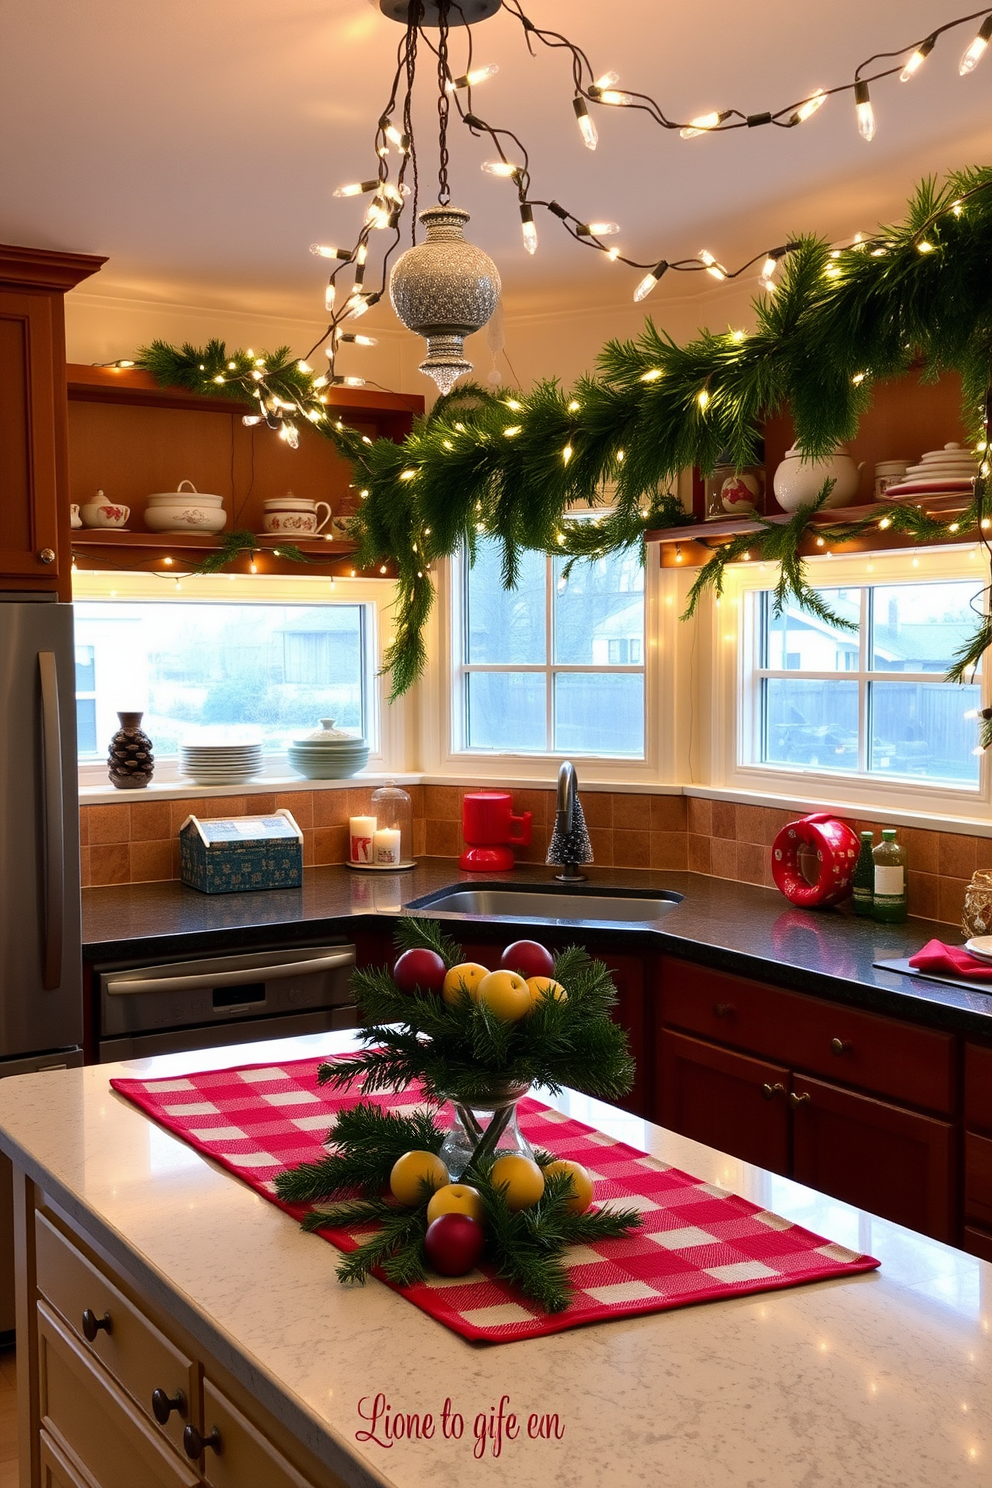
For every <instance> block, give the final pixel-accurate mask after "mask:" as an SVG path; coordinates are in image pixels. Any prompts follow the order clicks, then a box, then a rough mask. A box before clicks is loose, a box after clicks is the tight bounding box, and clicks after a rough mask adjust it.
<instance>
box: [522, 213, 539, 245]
mask: <svg viewBox="0 0 992 1488" xmlns="http://www.w3.org/2000/svg"><path fill="white" fill-rule="evenodd" d="M520 223H521V228H522V230H523V235H524V247H525V248H526V249H527V252H528V253H531V254H533V253H536V252H537V228H536V227H535V225H534V208H533V207H532V206H531V204H530V202H521V203H520Z"/></svg>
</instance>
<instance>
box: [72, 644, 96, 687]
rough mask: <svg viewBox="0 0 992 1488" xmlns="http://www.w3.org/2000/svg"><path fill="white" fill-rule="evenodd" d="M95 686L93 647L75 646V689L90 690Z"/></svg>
mask: <svg viewBox="0 0 992 1488" xmlns="http://www.w3.org/2000/svg"><path fill="white" fill-rule="evenodd" d="M94 686H95V683H94V680H93V647H92V646H77V647H76V691H77V692H92V691H93V688H94Z"/></svg>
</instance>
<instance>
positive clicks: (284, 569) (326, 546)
mask: <svg viewBox="0 0 992 1488" xmlns="http://www.w3.org/2000/svg"><path fill="white" fill-rule="evenodd" d="M280 543H282V544H283V545H284V546H286V545H289V544H292V546H293V547H297V548H299V550H300V552H301V553H305V554H306V556H307V558H308V559H309V560H310V561H309V563H306V564H301V563H294V562H293V561H292V560H291V559H288V558H280V557H279V556H278V554H277V553H276V552H275V549H277V548H278V547H279V546H280ZM220 546H221V543H220V541H219V540H218V538H217V537H216V536H213V535H211V534H209V533H206V532H175V533H172V532H127V531H122V530H121V529H120V528H117V529H114V528H112V527H111V528H105V527H104V528H87V527H83V528H77V529H75V530H74V532H73V534H72V556H73V559H74V561H75V564H76V567H77V568H82V569H106V568H108V567H110V568H115V569H122V570H126V571H129V572H130V571H136V572H144V573H148V572H155V573H164V574H174V575H175V576H176V577H177V578H179V577H181V576H182V574H183V573H186V572H188V571H189V568H190V566H191V565H192V564H194V563H200V562H202V561H203V558H204V556H205V555H206V554H207V553H209V552H216V551H217V550H218V548H220ZM356 546H357V544H355V543H353V542H344V541H342V540H341V539H340V538H334V539H333V540H331V539H327V540H325V539H324V538H300V539H299V540H298V541H294V540H293V539H292V538H281V539H280V538H278V537H274V536H273V535H272V534H271V533H268V532H266V533H262V534H260V535H259V536H258V548H257V550H256V552H255V555H254V562H255V565H256V568H257V570H258V572H259V573H274V574H306V573H310V572H318V573H320V574H327V575H330V576H333V577H334V578H351V577H355V576H358V577H361V578H390V577H394V576H395V568H394V567H393V566H392V565H387V568H386V573H385V574H383V573H382V570H381V569H380V568H376V569H375V570H372V571H369V570H367V569H356V568H355V565H354V562H353V561H352V557H351V555H352V554H353V553H354V552H355V548H356ZM251 563H252V557H251V555H249V554H247V553H244V554H241V555H239V557H238V559H237V560H236V562H234V563H233V564H229V565H228V566H227V567H226V568H225V569H224V572H225V573H246V574H247V573H251Z"/></svg>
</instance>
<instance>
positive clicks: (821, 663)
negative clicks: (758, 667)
mask: <svg viewBox="0 0 992 1488" xmlns="http://www.w3.org/2000/svg"><path fill="white" fill-rule="evenodd" d="M817 593H818V594H819V595H820V597H821V598H822V599H823V602H824V604H826V605H827V606H828V608H829V609H831V610H832V611H833V613H834V614H835V615H839V616H840V617H841V619H843V620H850V621H852V622H853V623H854V624H855V625H859V624H860V620H861V590H860V589H819V590H817ZM762 598H763V600H764V607H765V645H764V660H763V661H762V663H761V664H762V665H763V666H766V667H768V669H769V670H770V671H773V672H793V671H795V672H799V671H802V672H856V671H857V670H858V660H859V653H858V632H857V630H839V629H837V627H835V626H833V625H828V624H827V623H826V622H825V621H823V620H819V619H817V617H816V616H815V615H807V614H806V612H805V610H800V609H799V608H798V606H797V605H794V604H787V605H786V606H785V607H784V608H783V610H782V613H781V615H776V614H775V613H774V612H773V609H772V605H773V596H772V595H771V594H769V593H764V594H763V595H762Z"/></svg>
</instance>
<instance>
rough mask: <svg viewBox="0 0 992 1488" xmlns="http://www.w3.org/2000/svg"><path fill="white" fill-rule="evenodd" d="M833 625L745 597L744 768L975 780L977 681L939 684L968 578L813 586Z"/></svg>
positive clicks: (969, 611)
mask: <svg viewBox="0 0 992 1488" xmlns="http://www.w3.org/2000/svg"><path fill="white" fill-rule="evenodd" d="M819 592H820V594H821V596H822V598H823V600H824V601H825V603H826V604H827V605H828V606H829V607H830V609H831V610H832V611H833V612H834V613H835V614H836V615H838V616H840V617H841V618H842V619H845V620H849V621H851V622H852V624H853V625H854V627H855V628H854V629H853V630H843V629H841V628H839V627H837V626H834V625H831V624H829V623H827V622H824V621H822V620H819V619H817V618H816V617H815V616H813V615H808V614H805V613H804V612H802V611H800V610H798V609H796V608H791V607H790V608H786V609H785V610H784V611H783V613H782V614H781V615H778V616H776V615H775V614H774V613H773V604H772V595H771V594H770V593H768V592H767V591H760V592H758V593H756V594H755V595H753V602H754V604H755V605H756V607H757V608H756V615H755V626H754V634H755V638H756V642H757V647H756V649H757V656H756V667H755V676H756V679H757V694H756V699H755V701H756V705H757V714H758V716H757V726H756V727H755V729H754V731H753V736H752V738H753V743H752V758H751V760H750V761H749V763H753V764H776V765H789V766H800V767H802V768H804V769H819V770H829V771H832V772H836V771H844V772H850V773H852V774H853V773H855V772H860V773H866V772H867V773H870V774H877V775H886V776H889V777H891V778H900V777H901V778H920V779H923V780H933V781H937V782H941V781H943V782H951V783H954V784H958V785H965V786H972V787H977V785H978V766H979V761H978V758H977V757H976V755H975V754H974V753H973V751H974V747H975V732H974V728H973V727H970V726H969V725H968V724H966V723H965V722H964V716H963V715H964V714H965V712H967V711H968V710H969V709H973V708H979V707H981V687H980V685H979V678H978V677H977V676H976V678H975V680H974V681H970V680H969V682H967V683H965V684H963V685H961V684H957V683H949V682H945V681H944V674H945V673H946V672H947V669H948V668H949V667H950V665H951V663H952V661H953V659H954V656H955V653H956V652H957V651H958V650H959V649H960V648H961V647H962V646H963V645H964V644H965V643H966V641H967V640H968V639H969V637H970V636H971V635H972V633H973V632H974V629H975V626H976V623H977V617H978V615H980V614H981V600H982V586H981V585H980V584H979V583H976V582H972V581H969V580H955V581H950V582H944V583H927V584H880V585H877V586H874V587H872V588H851V589H821V590H820V591H819Z"/></svg>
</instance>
